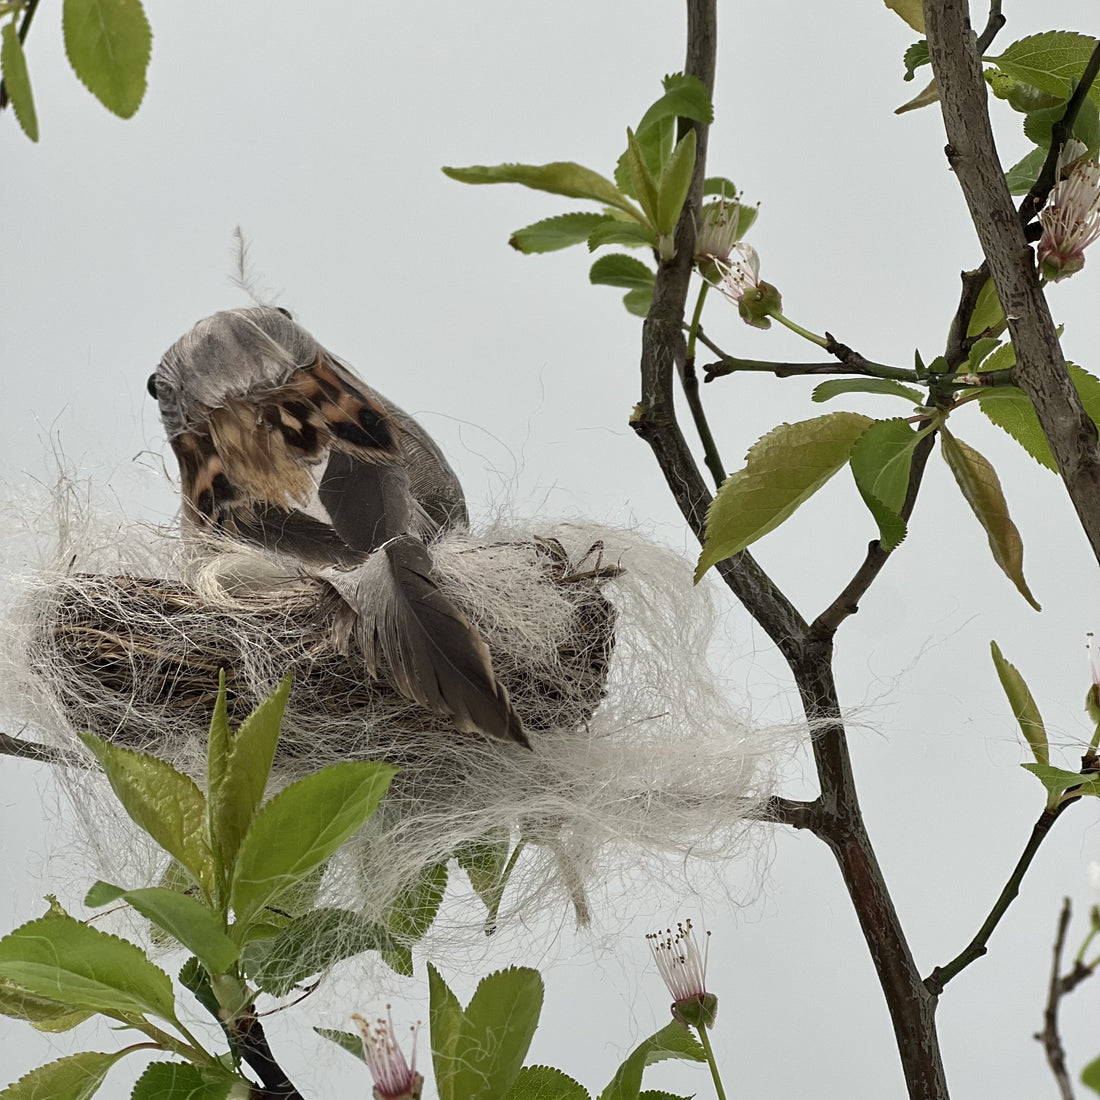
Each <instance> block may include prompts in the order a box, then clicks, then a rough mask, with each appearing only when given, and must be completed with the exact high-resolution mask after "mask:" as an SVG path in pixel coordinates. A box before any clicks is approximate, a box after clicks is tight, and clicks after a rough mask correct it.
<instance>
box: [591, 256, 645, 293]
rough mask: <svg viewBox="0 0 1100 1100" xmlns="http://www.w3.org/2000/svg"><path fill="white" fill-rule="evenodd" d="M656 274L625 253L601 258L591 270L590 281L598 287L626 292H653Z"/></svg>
mask: <svg viewBox="0 0 1100 1100" xmlns="http://www.w3.org/2000/svg"><path fill="white" fill-rule="evenodd" d="M656 278H657V276H656V273H655V272H654V271H653V270H652V269H650V268H649V267H647V266H646V265H645V264H644V263H642V261H641V260H636V259H635V258H634V257H633V256H627V255H626V254H625V253H623V252H613V253H611V255H609V256H601V257H600V258H599V259H598V260H597V261H596V262H595V263H594V264H593V265H592V267H591V268H590V269H589V271H588V281H589V282H590V283H592V284H594V285H597V286H619V287H622V288H623V289H624V290H652V289H653V283H654V281H655V280H656Z"/></svg>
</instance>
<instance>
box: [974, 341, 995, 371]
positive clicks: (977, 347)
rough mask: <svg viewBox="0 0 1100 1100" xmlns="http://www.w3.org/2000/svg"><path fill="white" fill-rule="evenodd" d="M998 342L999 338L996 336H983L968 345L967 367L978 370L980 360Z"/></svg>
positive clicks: (979, 368)
mask: <svg viewBox="0 0 1100 1100" xmlns="http://www.w3.org/2000/svg"><path fill="white" fill-rule="evenodd" d="M1000 342H1001V341H1000V339H999V338H997V337H996V336H983V337H981V338H979V339H977V340H975V341H974V343H973V344H972V345H971V347H970V353H969V354H968V355H967V359H966V365H967V368H968V369H969V370H971V371H980V370H981V369H982V361H983V360H984V359H985V358H986V356H987V355H989V354H990V352H992V351H993V350H994V349H995V348H996V347H997V345H998V344H1000Z"/></svg>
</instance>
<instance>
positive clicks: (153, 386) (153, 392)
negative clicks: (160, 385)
mask: <svg viewBox="0 0 1100 1100" xmlns="http://www.w3.org/2000/svg"><path fill="white" fill-rule="evenodd" d="M145 388H146V389H147V390H148V391H149V396H150V397H151V398H153V400H154V401H155V400H156V396H157V372H156V371H153V373H152V374H151V375H149V381H148V382H146V383H145Z"/></svg>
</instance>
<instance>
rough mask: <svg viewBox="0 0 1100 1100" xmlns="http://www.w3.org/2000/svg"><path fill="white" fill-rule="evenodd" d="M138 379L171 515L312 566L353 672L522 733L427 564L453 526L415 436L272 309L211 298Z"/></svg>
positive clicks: (431, 453) (431, 450)
mask: <svg viewBox="0 0 1100 1100" xmlns="http://www.w3.org/2000/svg"><path fill="white" fill-rule="evenodd" d="M148 389H149V392H150V394H151V395H152V396H153V397H155V398H156V400H157V403H158V404H159V406H160V415H161V419H162V421H163V423H164V427H165V430H166V432H167V433H168V440H169V442H170V443H171V445H172V449H173V451H175V453H176V458H177V459H178V461H179V467H180V478H181V482H182V488H183V497H184V506H183V512H184V516H185V518H186V521H187V522H189V523H192V524H194V525H196V526H198V527H199V528H200V529H204V530H207V531H210V532H214V533H217V534H219V535H221V536H223V537H227V538H231V539H238V540H241V541H244V542H248V543H252V544H255V545H259V546H262V547H264V548H265V549H267V550H269V551H272V552H275V553H278V554H280V555H284V556H287V557H290V558H292V559H295V560H297V561H298V562H300V563H301V564H302V565H303V566H304V567H305V568H307V569H310V570H320V571H321V573H322V575H324V576H325V577H326V578H327V579H328V580H330V582H331V583H332V584H333V587H334V588H335V589H336V590H337V591H338V592H339V593H340V594H341V595H342V596H343V597H344V599H345V600H346V601H347V602H348V603H349V605H350V606H351V608H352V611H353V612H354V614H355V616H356V636H357V638H358V641H359V645H360V648H361V650H362V652H363V657H364V661H365V664H366V668H367V671H368V672H369V673H370V675H371V676H372V677H377V676H378V675H379V672H380V670H382V669H385V670H386V671H387V672H388V674H389V678H390V680H391V681H392V683H393V685H394V686H395V687H396V688H397V690H398V691H399V692H400V693H401V694H402V695H404V696H405V697H406V698H408V699H411V700H413V701H414V702H416V703H419V704H420V705H421V706H424V707H426V708H428V710H430V711H432V712H433V713H435V714H438V715H443V716H446V717H448V718H449V719H450V720H451V721H452V722H453V723H454V724H455V726H456V727H457V728H458V729H460V730H462V731H463V732H467V733H473V732H480V733H482V734H485V735H487V736H489V737H492V738H496V739H498V740H501V741H513V742H519V743H520V744H521V745H525V746H527V747H530V745H529V742H528V740H527V735H526V733H525V731H524V728H523V723H522V722H521V720H520V718H519V716H518V715H517V714H516V713H515V711H514V710H513V709H512V705H511V702H510V700H509V698H508V691H507V689H506V688H505V687H504V685H503V684H502V683H500V682H499V681H498V680H497V678H496V675H495V674H494V672H493V664H492V660H491V658H490V656H489V650H488V647H487V646H486V645H485V641H484V640H483V639H482V637H481V636H480V634H479V633H478V632H477V630H476V629H475V628H474V627H473V626H472V625H471V624H470V622H469V620H468V619H467V618H466V616H465V615H464V614H463V613H462V612H461V611H460V610H459V609H458V608H457V607H456V606H455V605H454V603H453V602H452V601H451V600H450V598H449V597H448V596H447V595H446V594H445V593H444V592H442V591H441V590H440V588H439V586H438V585H437V583H436V581H435V579H434V577H433V565H432V558H431V554H430V552H429V546H430V544H431V542H432V540H433V539H434V538H436V537H437V536H438V535H439V534H441V533H442V532H444V531H447V530H450V529H452V528H456V527H459V528H461V527H466V526H467V525H468V519H467V514H466V502H465V499H464V497H463V494H462V487H461V485H460V484H459V482H458V478H457V477H456V476H455V473H454V471H453V470H452V469H451V467H450V466H449V465H448V463H447V460H446V459H445V458H444V457H443V454H442V452H441V451H440V450H439V447H438V446H437V445H436V444H435V442H434V440H432V438H431V436H429V435H428V433H427V432H426V431H424V429H423V428H422V427H421V426H420V425H419V424H418V423H417V422H416V421H415V420H414V419H413V418H412V417H411V416H409V415H408V414H406V413H404V412H402V411H401V409H399V408H397V406H396V405H393V404H392V403H391V402H389V401H388V400H387V399H386V398H384V397H383V396H382V395H381V394H379V393H376V392H375V391H374V390H372V389H371V388H370V387H369V386H367V385H366V384H365V383H364V382H363V381H361V380H360V379H359V378H358V377H356V375H355V374H354V373H353V372H352V370H351V369H350V368H349V367H348V366H347V365H346V364H345V363H343V362H341V361H340V360H339V359H337V358H336V356H334V355H332V354H331V353H330V352H328V351H326V350H325V349H324V348H323V347H322V346H321V345H320V344H318V343H317V341H316V340H315V339H314V338H313V337H312V336H311V335H310V334H309V333H308V332H306V330H305V329H303V328H302V327H301V326H299V325H297V324H295V323H294V321H293V320H292V319H291V316H290V314H289V313H288V312H287V311H286V310H284V309H278V308H271V307H266V306H260V307H254V308H249V309H234V310H226V311H224V312H221V313H215V314H214V315H213V316H212V317H207V318H206V319H205V320H202V321H200V322H199V323H198V324H197V325H195V327H194V328H193V329H191V331H190V332H188V333H187V334H186V335H185V336H183V337H181V339H179V340H178V341H177V342H176V343H175V344H173V345H172V347H170V348H169V349H168V351H167V352H165V354H164V357H163V358H162V359H161V361H160V364H159V365H158V367H157V369H156V372H155V373H154V374H153V375H152V376H151V377H150V378H149V382H148Z"/></svg>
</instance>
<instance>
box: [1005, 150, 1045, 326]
mask: <svg viewBox="0 0 1100 1100" xmlns="http://www.w3.org/2000/svg"><path fill="white" fill-rule="evenodd" d="M1046 159H1047V151H1046V150H1045V149H1032V150H1031V152H1030V153H1028V154H1027V155H1026V156H1025V157H1022V158H1021V159H1020V160H1018V161H1017V162H1016V163H1015V164H1014V165H1013V166H1012V167H1011V168H1009V169H1008V171H1007V172H1005V183H1006V184H1008V190H1009V194H1012V195H1026V194H1027V193H1028V192H1029V191H1030V190H1031V189H1032V188H1033V187H1034V186H1035V181H1036V180H1037V179H1038V178H1039V173H1040V172H1041V171H1042V170H1043V162H1044V161H1045V160H1046ZM1002 316H1003V314H1002Z"/></svg>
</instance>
